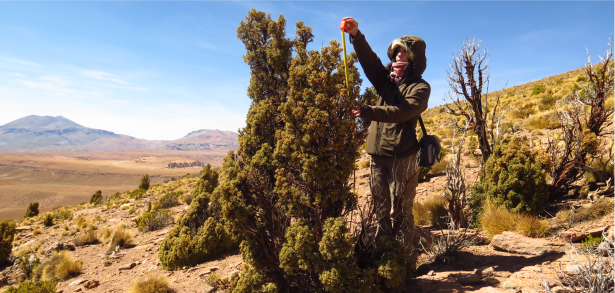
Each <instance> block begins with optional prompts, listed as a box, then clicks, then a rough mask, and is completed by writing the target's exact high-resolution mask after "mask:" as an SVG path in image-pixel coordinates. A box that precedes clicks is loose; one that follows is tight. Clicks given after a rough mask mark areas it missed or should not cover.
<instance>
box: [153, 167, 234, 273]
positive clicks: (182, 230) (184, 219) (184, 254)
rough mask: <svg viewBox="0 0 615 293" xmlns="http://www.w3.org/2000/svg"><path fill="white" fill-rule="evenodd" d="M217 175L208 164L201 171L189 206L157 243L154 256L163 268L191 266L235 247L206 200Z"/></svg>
mask: <svg viewBox="0 0 615 293" xmlns="http://www.w3.org/2000/svg"><path fill="white" fill-rule="evenodd" d="M218 177H219V175H218V172H216V171H214V170H212V169H211V166H210V165H209V164H207V166H205V168H204V169H203V171H201V175H200V179H199V181H198V182H197V186H196V188H195V189H194V191H195V192H193V194H194V195H195V198H194V199H193V200H192V202H191V203H190V207H189V208H188V210H187V211H186V213H185V214H184V215H182V216H181V217H180V218H179V219H178V220H177V223H176V224H175V226H174V227H173V229H171V231H169V233H167V235H166V237H165V239H164V240H163V241H162V243H161V244H160V249H159V250H158V257H159V258H160V263H161V264H162V267H163V268H164V269H167V270H178V269H181V268H182V267H184V266H189V267H192V266H195V265H198V264H200V263H203V262H204V261H206V260H207V259H209V258H211V257H214V256H216V255H219V254H220V253H224V252H226V251H228V250H230V249H233V248H236V247H237V244H238V238H237V236H236V235H234V234H233V233H231V231H230V228H229V227H228V225H225V222H224V221H222V220H221V219H220V215H219V212H218V210H215V209H214V208H213V207H212V204H210V197H211V192H212V191H213V190H214V188H215V187H216V186H218ZM214 206H215V205H214Z"/></svg>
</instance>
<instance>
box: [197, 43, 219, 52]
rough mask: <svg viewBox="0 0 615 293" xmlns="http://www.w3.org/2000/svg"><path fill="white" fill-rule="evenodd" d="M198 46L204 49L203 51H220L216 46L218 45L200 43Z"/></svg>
mask: <svg viewBox="0 0 615 293" xmlns="http://www.w3.org/2000/svg"><path fill="white" fill-rule="evenodd" d="M198 46H199V47H201V48H203V49H207V50H212V51H218V46H216V45H212V44H208V43H199V44H198Z"/></svg>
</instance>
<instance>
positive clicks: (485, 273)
mask: <svg viewBox="0 0 615 293" xmlns="http://www.w3.org/2000/svg"><path fill="white" fill-rule="evenodd" d="M494 271H495V270H494V269H493V267H490V266H483V267H480V268H478V269H476V270H475V271H474V273H475V274H477V275H479V276H482V277H491V276H492V275H493V272H494Z"/></svg>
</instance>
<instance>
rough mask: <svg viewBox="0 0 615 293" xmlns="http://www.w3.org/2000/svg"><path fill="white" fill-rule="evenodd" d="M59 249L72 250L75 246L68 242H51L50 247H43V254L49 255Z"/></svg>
mask: <svg viewBox="0 0 615 293" xmlns="http://www.w3.org/2000/svg"><path fill="white" fill-rule="evenodd" d="M61 250H70V251H74V250H75V246H74V245H72V244H68V243H62V242H56V243H54V244H52V245H51V246H50V247H48V248H47V249H45V255H49V254H51V253H52V252H56V251H61Z"/></svg>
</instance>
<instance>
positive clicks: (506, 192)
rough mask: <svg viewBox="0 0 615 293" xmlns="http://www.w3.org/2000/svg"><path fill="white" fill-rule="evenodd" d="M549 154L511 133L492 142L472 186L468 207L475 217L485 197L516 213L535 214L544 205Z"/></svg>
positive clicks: (547, 194) (540, 210) (538, 212)
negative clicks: (486, 157) (481, 168)
mask: <svg viewBox="0 0 615 293" xmlns="http://www.w3.org/2000/svg"><path fill="white" fill-rule="evenodd" d="M549 165H550V161H549V157H548V156H547V154H546V153H545V152H544V151H543V150H542V149H540V148H538V147H536V148H530V147H529V144H528V141H527V140H526V139H524V138H520V137H515V136H511V137H508V138H506V139H505V140H503V141H502V142H501V143H500V144H498V145H496V147H495V149H494V151H493V155H491V157H489V159H488V160H487V163H486V164H485V172H484V173H483V174H482V175H481V177H480V180H479V181H478V182H477V183H476V184H475V185H474V186H473V187H472V189H471V190H472V191H471V197H470V207H471V208H472V210H473V214H474V216H475V218H476V216H477V215H478V214H479V213H480V212H481V208H482V206H483V203H484V201H485V200H486V199H487V198H489V199H490V200H491V202H492V203H493V204H495V205H499V206H505V207H506V208H508V209H510V210H512V211H513V212H515V213H517V214H522V213H527V214H531V215H536V214H540V213H542V212H543V211H544V210H545V208H546V207H547V204H546V202H547V200H548V199H549V191H548V186H547V182H546V174H547V172H548V170H549Z"/></svg>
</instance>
